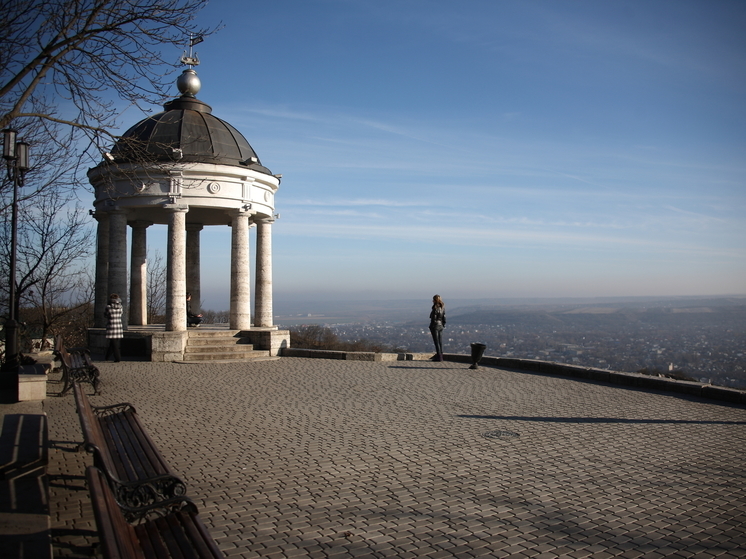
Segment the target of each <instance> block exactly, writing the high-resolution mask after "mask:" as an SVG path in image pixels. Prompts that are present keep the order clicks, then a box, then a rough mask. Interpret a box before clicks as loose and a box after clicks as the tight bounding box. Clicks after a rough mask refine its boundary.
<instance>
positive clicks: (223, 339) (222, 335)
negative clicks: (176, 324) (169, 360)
mask: <svg viewBox="0 0 746 559" xmlns="http://www.w3.org/2000/svg"><path fill="white" fill-rule="evenodd" d="M255 359H271V358H270V355H269V351H260V350H255V349H254V346H253V345H252V344H250V343H248V342H247V341H246V339H245V338H242V337H241V336H240V331H239V330H206V329H205V330H203V329H200V328H190V329H189V338H188V339H187V343H186V348H185V349H184V361H186V362H191V361H222V362H226V361H251V360H255Z"/></svg>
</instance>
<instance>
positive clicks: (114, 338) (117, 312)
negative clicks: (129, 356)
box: [104, 293, 124, 363]
mask: <svg viewBox="0 0 746 559" xmlns="http://www.w3.org/2000/svg"><path fill="white" fill-rule="evenodd" d="M123 313H124V306H123V305H122V300H121V299H120V298H119V295H117V294H116V293H112V294H111V295H109V304H108V305H106V309H105V310H104V316H105V317H106V338H107V339H108V340H109V347H107V348H106V357H105V358H104V360H105V361H108V360H109V356H110V355H112V354H114V362H115V363H119V361H120V360H121V359H122V352H121V345H120V344H121V342H122V338H124V327H123V325H122V314H123Z"/></svg>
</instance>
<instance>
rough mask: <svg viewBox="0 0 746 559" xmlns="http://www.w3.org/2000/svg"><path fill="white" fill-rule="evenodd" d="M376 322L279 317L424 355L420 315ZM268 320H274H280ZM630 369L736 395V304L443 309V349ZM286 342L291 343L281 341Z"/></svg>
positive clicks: (745, 318)
mask: <svg viewBox="0 0 746 559" xmlns="http://www.w3.org/2000/svg"><path fill="white" fill-rule="evenodd" d="M396 312H397V313H399V318H400V321H394V320H385V319H384V316H385V314H386V311H385V309H375V310H374V311H371V310H370V309H369V310H368V311H367V312H361V313H360V314H361V315H362V317H363V318H362V319H359V320H353V319H352V318H353V317H352V316H351V315H353V314H354V313H353V312H351V311H349V310H348V312H347V313H339V312H338V313H337V314H347V315H348V316H347V317H342V316H338V317H336V318H335V317H330V316H326V315H324V314H323V313H316V314H314V313H311V315H310V316H309V315H308V314H306V315H305V316H302V317H301V316H297V315H296V316H295V317H285V323H290V324H286V325H288V326H289V327H291V328H292V327H293V325H296V326H297V325H299V324H324V325H325V326H326V327H328V328H329V329H331V330H332V331H333V332H334V333H335V334H336V335H337V336H338V337H339V338H340V339H341V340H346V341H355V340H362V339H364V340H367V341H369V342H372V343H375V344H379V345H383V346H387V347H390V348H392V349H399V350H402V351H407V352H430V351H432V340H431V338H430V332H429V330H428V327H427V326H428V324H427V314H428V313H427V309H425V312H424V313H423V312H422V311H420V313H419V314H420V315H423V314H424V319H423V318H421V317H420V318H418V319H414V320H411V319H410V320H401V318H402V317H403V316H404V315H403V314H402V313H403V309H402V307H401V306H399V307H398V308H397V311H396ZM277 322H278V323H279V324H283V318H282V317H278V319H277ZM472 342H481V343H484V344H486V345H487V351H486V355H494V356H501V357H518V358H523V359H539V360H544V361H553V362H557V363H569V364H574V365H580V366H587V367H596V368H603V369H611V370H616V371H628V372H635V371H641V370H646V371H647V372H649V373H653V374H656V373H659V374H668V373H674V372H675V373H680V374H683V375H684V376H687V377H690V378H692V379H695V380H698V381H701V382H711V383H713V384H717V385H720V386H730V387H735V388H745V389H746V358H745V357H744V354H745V353H746V298H744V297H719V298H708V299H704V298H679V299H661V300H653V299H646V300H610V301H603V302H576V303H567V302H557V303H551V302H547V303H539V304H515V305H508V304H500V305H485V304H475V305H471V306H458V305H457V306H454V307H452V308H449V309H448V322H447V326H446V330H445V333H444V346H445V347H444V349H445V351H446V352H447V353H448V352H450V353H463V354H468V353H469V352H470V344H471V343H472ZM291 343H292V342H291Z"/></svg>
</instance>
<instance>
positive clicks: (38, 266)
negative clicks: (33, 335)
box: [0, 188, 93, 339]
mask: <svg viewBox="0 0 746 559" xmlns="http://www.w3.org/2000/svg"><path fill="white" fill-rule="evenodd" d="M19 214H20V219H19V223H18V242H17V244H16V251H17V290H16V292H17V294H18V298H19V306H20V307H21V309H22V310H23V311H24V314H26V315H27V318H28V317H30V316H32V315H33V317H34V324H32V326H33V327H34V328H35V329H36V330H37V334H38V335H39V337H41V338H42V339H45V338H46V337H47V335H48V334H50V333H55V332H54V329H55V326H56V325H57V324H60V323H61V322H64V321H65V317H66V316H67V315H69V314H71V313H78V312H79V310H80V309H81V308H82V307H85V306H88V305H90V303H91V300H92V288H91V285H92V283H91V280H90V274H88V270H87V267H86V259H87V258H88V257H89V256H90V255H91V253H92V250H93V234H92V230H91V227H90V222H89V220H88V219H87V216H86V214H85V212H84V211H83V209H82V208H81V207H80V206H79V205H78V204H76V203H74V200H73V199H72V195H71V194H70V193H67V194H66V195H65V194H63V193H61V192H60V191H59V190H58V189H53V188H52V189H48V190H46V191H44V192H42V193H40V194H38V195H37V196H36V197H35V198H34V199H33V201H25V202H23V203H22V204H20V207H19ZM9 237H10V223H9V216H8V213H7V212H6V213H4V214H3V221H2V228H0V270H1V271H0V273H2V274H4V275H5V276H6V277H7V274H6V271H7V263H8V262H9V258H10V257H9V254H8V253H9V250H10V246H9V245H10V239H9ZM3 268H4V269H3ZM0 289H1V291H2V298H3V299H4V300H5V301H6V302H7V298H8V286H7V283H3V284H2V288H0ZM6 304H7V303H6Z"/></svg>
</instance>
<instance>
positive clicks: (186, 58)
mask: <svg viewBox="0 0 746 559" xmlns="http://www.w3.org/2000/svg"><path fill="white" fill-rule="evenodd" d="M204 40H205V39H204V37H202V35H197V36H195V35H194V34H193V33H190V34H189V54H188V55H187V53H186V51H184V54H182V55H181V63H182V64H186V65H187V66H189V68H191V67H192V66H199V58H198V57H197V53H196V52H193V51H192V49H193V48H194V45H198V44H200V43H201V42H202V41H204Z"/></svg>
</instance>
